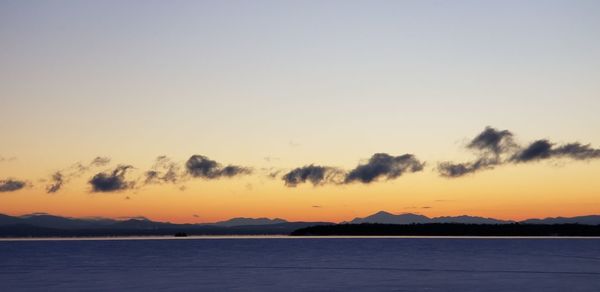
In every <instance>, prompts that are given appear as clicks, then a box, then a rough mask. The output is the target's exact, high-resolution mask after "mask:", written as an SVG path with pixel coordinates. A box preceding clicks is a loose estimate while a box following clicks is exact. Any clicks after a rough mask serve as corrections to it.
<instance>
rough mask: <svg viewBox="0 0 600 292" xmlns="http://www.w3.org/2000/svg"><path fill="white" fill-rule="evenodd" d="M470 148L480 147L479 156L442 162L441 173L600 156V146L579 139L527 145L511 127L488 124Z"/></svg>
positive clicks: (460, 173) (457, 173)
mask: <svg viewBox="0 0 600 292" xmlns="http://www.w3.org/2000/svg"><path fill="white" fill-rule="evenodd" d="M467 148H468V149H474V150H477V151H478V153H477V158H476V159H475V160H474V161H471V162H463V163H453V162H441V163H439V164H438V171H439V173H440V175H441V176H444V177H449V178H454V177H460V176H464V175H466V174H470V173H475V172H477V171H480V170H484V169H492V168H494V167H495V166H497V165H503V164H516V163H528V162H534V161H539V160H545V159H555V158H569V159H574V160H588V159H595V158H600V149H594V148H592V147H591V146H590V145H589V144H581V143H579V142H574V143H568V144H564V145H561V146H556V145H555V144H554V143H552V142H550V141H549V140H547V139H540V140H536V141H534V142H532V143H530V144H529V145H527V146H526V147H523V146H520V145H518V144H516V143H515V142H514V141H513V134H512V133H511V132H510V131H508V130H503V131H498V130H496V129H494V128H492V127H486V128H485V130H484V131H483V132H481V133H480V134H479V135H477V137H475V138H474V139H473V140H472V141H471V142H470V143H469V144H468V145H467Z"/></svg>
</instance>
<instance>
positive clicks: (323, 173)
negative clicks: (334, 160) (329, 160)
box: [281, 164, 341, 187]
mask: <svg viewBox="0 0 600 292" xmlns="http://www.w3.org/2000/svg"><path fill="white" fill-rule="evenodd" d="M340 174H341V171H340V170H338V169H337V168H334V167H328V166H318V165H314V164H311V165H306V166H303V167H298V168H295V169H293V170H291V171H290V172H288V173H286V174H284V175H283V177H282V178H281V179H282V180H283V181H284V182H285V185H286V186H288V187H295V186H296V185H298V184H301V183H305V182H310V183H312V184H313V185H315V186H317V185H322V184H325V183H329V182H337V181H338V177H339V176H340Z"/></svg>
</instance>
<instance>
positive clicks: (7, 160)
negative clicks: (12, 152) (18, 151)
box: [0, 156, 17, 162]
mask: <svg viewBox="0 0 600 292" xmlns="http://www.w3.org/2000/svg"><path fill="white" fill-rule="evenodd" d="M15 160H17V158H16V157H4V156H0V162H11V161H15Z"/></svg>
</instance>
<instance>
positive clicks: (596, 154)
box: [552, 142, 600, 160]
mask: <svg viewBox="0 0 600 292" xmlns="http://www.w3.org/2000/svg"><path fill="white" fill-rule="evenodd" d="M552 154H553V155H554V156H558V157H569V158H572V159H577V160H586V159H595V158H600V149H594V148H592V147H591V146H590V144H585V145H582V144H580V143H578V142H575V143H569V144H565V145H562V146H560V147H557V148H555V149H554V150H553V151H552Z"/></svg>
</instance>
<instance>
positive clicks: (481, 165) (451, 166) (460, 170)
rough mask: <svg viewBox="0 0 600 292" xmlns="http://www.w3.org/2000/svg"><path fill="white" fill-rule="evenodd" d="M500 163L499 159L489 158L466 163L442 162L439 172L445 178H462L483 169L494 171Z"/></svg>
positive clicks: (439, 165)
mask: <svg viewBox="0 0 600 292" xmlns="http://www.w3.org/2000/svg"><path fill="white" fill-rule="evenodd" d="M499 163H500V160H498V159H487V158H480V159H478V160H476V161H473V162H464V163H452V162H442V163H440V164H438V171H439V173H440V175H441V176H444V177H460V176H463V175H467V174H470V173H474V172H477V171H480V170H483V169H492V168H494V166H496V165H498V164H499Z"/></svg>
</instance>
